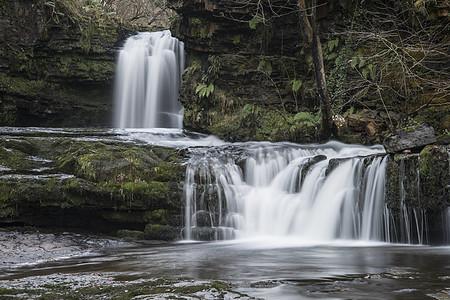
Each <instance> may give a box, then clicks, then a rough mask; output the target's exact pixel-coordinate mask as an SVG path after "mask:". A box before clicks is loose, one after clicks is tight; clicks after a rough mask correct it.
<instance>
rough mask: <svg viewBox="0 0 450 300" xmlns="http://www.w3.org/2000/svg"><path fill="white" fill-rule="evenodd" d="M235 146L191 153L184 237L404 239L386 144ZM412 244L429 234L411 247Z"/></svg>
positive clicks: (196, 238) (247, 144) (382, 240)
mask: <svg viewBox="0 0 450 300" xmlns="http://www.w3.org/2000/svg"><path fill="white" fill-rule="evenodd" d="M234 147H235V148H236V149H233V150H232V151H230V149H229V147H228V148H226V149H221V148H214V149H211V148H208V150H206V149H203V148H198V149H191V150H190V151H191V159H190V161H189V163H188V164H187V168H186V179H185V180H186V181H185V187H184V198H185V211H184V215H185V217H184V218H185V227H184V229H183V235H184V238H185V239H187V240H191V239H192V240H220V239H248V238H255V237H267V236H270V237H292V238H298V239H301V240H304V241H306V242H327V241H333V240H337V239H343V240H361V241H380V242H391V241H392V242H396V241H402V242H403V239H399V238H398V233H397V232H396V228H395V226H393V222H392V220H391V214H390V212H389V209H388V208H387V206H386V204H385V201H384V198H385V195H384V194H385V172H386V164H387V156H386V155H384V150H383V148H382V147H381V146H374V147H363V146H349V145H343V144H340V143H338V142H329V143H327V144H325V145H311V146H302V145H293V144H270V143H265V144H260V143H245V144H241V145H240V146H234ZM231 152H233V155H231V154H230V153H231ZM236 153H238V154H236ZM417 224H419V223H417ZM415 234H417V235H423V231H421V230H417V231H415ZM412 240H415V241H419V242H421V241H423V237H422V236H419V237H414V238H412V237H410V238H409V240H407V241H406V242H408V241H409V242H411V241H412Z"/></svg>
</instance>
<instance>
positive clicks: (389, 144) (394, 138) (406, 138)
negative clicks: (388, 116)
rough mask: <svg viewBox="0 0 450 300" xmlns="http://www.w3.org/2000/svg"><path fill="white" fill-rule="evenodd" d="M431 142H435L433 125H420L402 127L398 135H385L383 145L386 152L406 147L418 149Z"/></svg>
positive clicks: (399, 150)
mask: <svg viewBox="0 0 450 300" xmlns="http://www.w3.org/2000/svg"><path fill="white" fill-rule="evenodd" d="M433 143H436V136H435V135H434V129H433V127H431V126H422V127H408V128H404V129H402V130H401V132H400V133H399V134H398V135H391V136H389V137H387V138H386V139H385V140H384V142H383V146H384V149H385V150H386V152H387V153H397V152H401V151H403V150H407V149H410V150H420V149H422V148H423V147H424V146H426V145H430V144H433Z"/></svg>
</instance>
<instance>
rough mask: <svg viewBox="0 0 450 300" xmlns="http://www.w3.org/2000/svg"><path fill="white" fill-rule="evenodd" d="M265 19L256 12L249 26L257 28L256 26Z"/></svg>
mask: <svg viewBox="0 0 450 300" xmlns="http://www.w3.org/2000/svg"><path fill="white" fill-rule="evenodd" d="M261 21H263V17H262V16H260V15H258V14H256V15H255V16H254V17H253V18H252V19H251V20H250V21H249V22H248V26H250V28H251V29H256V26H257V25H258V24H259V23H261Z"/></svg>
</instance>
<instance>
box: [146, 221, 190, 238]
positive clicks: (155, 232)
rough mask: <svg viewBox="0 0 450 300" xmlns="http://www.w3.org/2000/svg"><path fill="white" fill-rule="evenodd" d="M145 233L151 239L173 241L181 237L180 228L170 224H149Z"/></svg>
mask: <svg viewBox="0 0 450 300" xmlns="http://www.w3.org/2000/svg"><path fill="white" fill-rule="evenodd" d="M144 234H145V238H146V239H149V240H160V241H173V240H178V239H180V238H181V235H180V228H178V227H175V226H169V225H159V224H148V225H147V226H145V230H144Z"/></svg>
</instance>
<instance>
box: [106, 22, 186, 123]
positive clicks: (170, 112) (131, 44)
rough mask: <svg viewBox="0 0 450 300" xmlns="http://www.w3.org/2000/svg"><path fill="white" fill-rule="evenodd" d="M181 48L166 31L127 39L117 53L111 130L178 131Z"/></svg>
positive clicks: (179, 43) (181, 43) (180, 115)
mask: <svg viewBox="0 0 450 300" xmlns="http://www.w3.org/2000/svg"><path fill="white" fill-rule="evenodd" d="M183 70H184V44H183V42H180V41H179V40H178V39H176V38H173V37H172V36H171V33H170V31H169V30H164V31H158V32H145V33H139V34H138V35H136V36H132V37H130V38H129V39H128V40H127V41H126V43H125V45H124V47H123V49H122V50H121V51H120V53H119V58H118V63H117V70H116V83H115V96H114V98H115V100H114V105H115V116H114V126H115V127H118V128H157V127H161V128H181V127H182V118H183V107H182V105H181V103H180V102H179V101H178V91H179V89H180V87H181V75H182V73H183Z"/></svg>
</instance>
